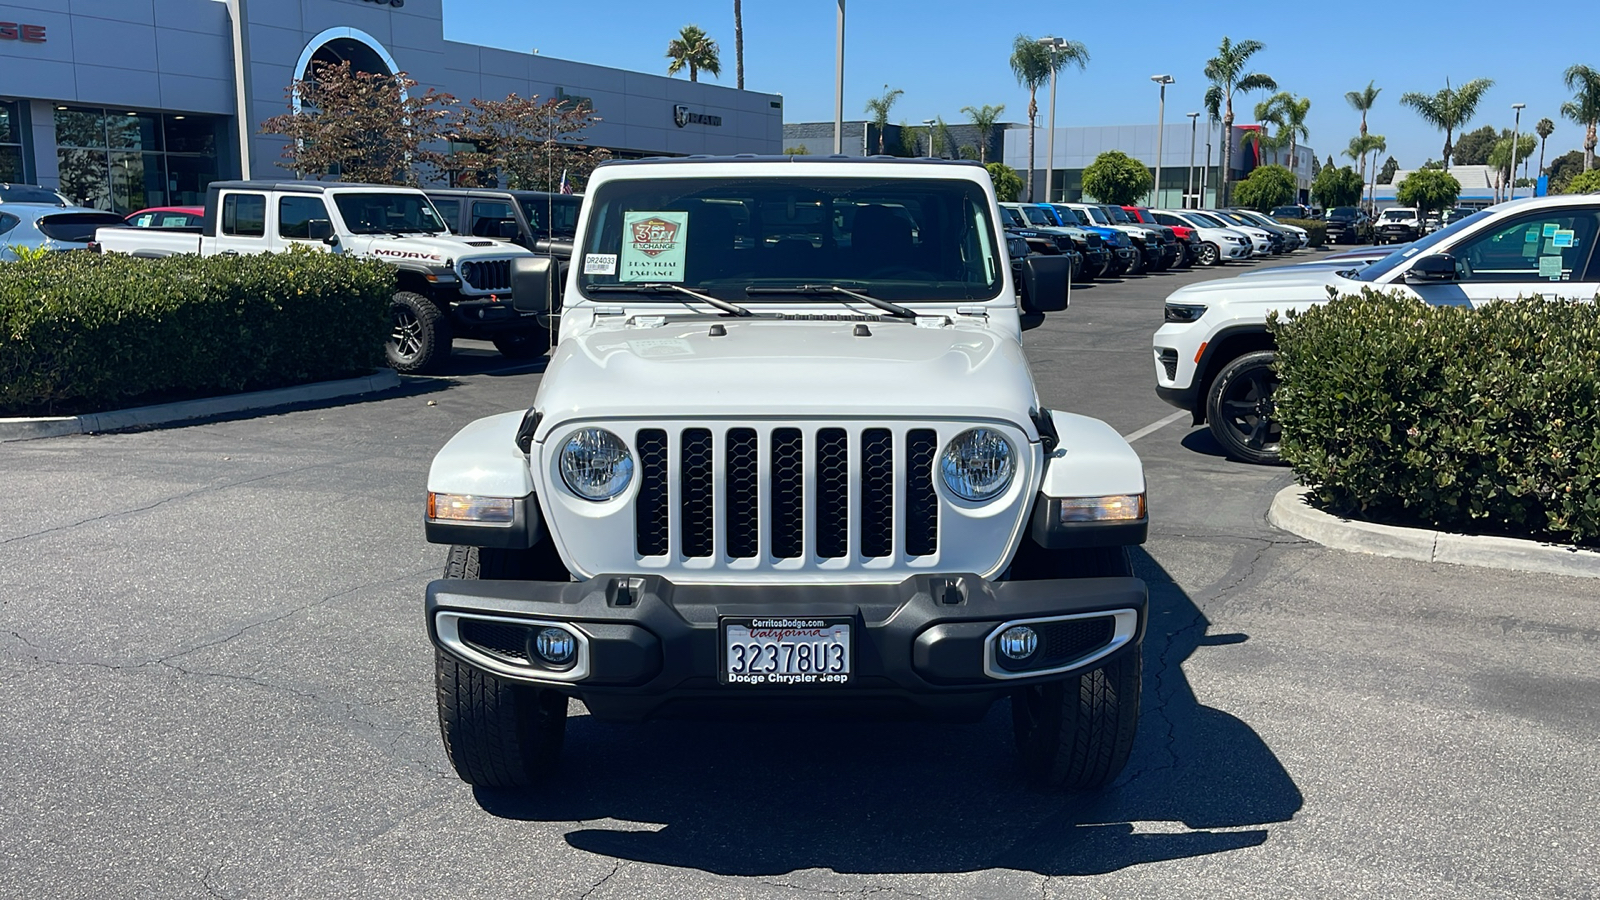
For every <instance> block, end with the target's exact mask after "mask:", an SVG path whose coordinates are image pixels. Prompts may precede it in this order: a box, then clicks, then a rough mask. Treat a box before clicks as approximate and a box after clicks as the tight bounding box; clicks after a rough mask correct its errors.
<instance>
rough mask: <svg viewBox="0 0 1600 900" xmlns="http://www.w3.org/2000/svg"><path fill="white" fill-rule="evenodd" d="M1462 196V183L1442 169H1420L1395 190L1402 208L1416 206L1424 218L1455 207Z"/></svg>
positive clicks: (1408, 176) (1407, 177)
mask: <svg viewBox="0 0 1600 900" xmlns="http://www.w3.org/2000/svg"><path fill="white" fill-rule="evenodd" d="M1460 196H1461V182H1459V181H1457V180H1456V177H1455V176H1454V175H1451V174H1450V173H1449V172H1446V171H1444V170H1442V169H1418V170H1417V171H1415V172H1412V173H1411V174H1410V175H1407V176H1406V180H1405V181H1402V182H1400V187H1399V188H1397V189H1396V190H1395V199H1397V200H1399V201H1400V205H1401V206H1414V207H1416V208H1417V212H1419V213H1421V214H1422V215H1424V216H1425V215H1427V214H1428V213H1430V212H1432V211H1433V210H1436V209H1447V208H1449V207H1451V206H1454V205H1455V203H1456V198H1457V197H1460Z"/></svg>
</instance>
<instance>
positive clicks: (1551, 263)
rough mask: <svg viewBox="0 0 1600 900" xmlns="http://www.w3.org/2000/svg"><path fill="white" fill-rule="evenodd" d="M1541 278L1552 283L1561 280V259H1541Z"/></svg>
mask: <svg viewBox="0 0 1600 900" xmlns="http://www.w3.org/2000/svg"><path fill="white" fill-rule="evenodd" d="M1539 277H1540V278H1548V279H1550V280H1551V281H1557V280H1559V279H1560V278H1561V257H1559V256H1541V257H1539Z"/></svg>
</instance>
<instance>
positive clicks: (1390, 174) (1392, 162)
mask: <svg viewBox="0 0 1600 900" xmlns="http://www.w3.org/2000/svg"><path fill="white" fill-rule="evenodd" d="M1398 171H1400V161H1399V160H1397V159H1395V158H1394V157H1392V156H1391V157H1389V158H1388V159H1386V160H1384V161H1383V171H1381V172H1379V173H1378V183H1379V184H1394V173H1396V172H1398Z"/></svg>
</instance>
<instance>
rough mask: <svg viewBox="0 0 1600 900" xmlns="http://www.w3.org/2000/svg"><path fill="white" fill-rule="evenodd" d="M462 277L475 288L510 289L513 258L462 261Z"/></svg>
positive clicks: (483, 289) (481, 289)
mask: <svg viewBox="0 0 1600 900" xmlns="http://www.w3.org/2000/svg"><path fill="white" fill-rule="evenodd" d="M461 277H462V279H463V280H464V281H466V282H467V284H468V285H469V286H470V287H472V288H473V289H474V290H479V291H504V290H510V289H511V260H509V259H489V260H473V261H471V262H466V263H462V264H461Z"/></svg>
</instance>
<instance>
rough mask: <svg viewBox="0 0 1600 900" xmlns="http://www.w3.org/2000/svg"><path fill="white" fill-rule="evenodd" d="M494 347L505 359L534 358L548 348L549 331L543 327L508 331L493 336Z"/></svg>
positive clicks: (541, 354)
mask: <svg viewBox="0 0 1600 900" xmlns="http://www.w3.org/2000/svg"><path fill="white" fill-rule="evenodd" d="M494 348H495V349H496V350H499V351H500V355H501V356H504V357H506V358H507V359H536V358H538V357H540V356H543V355H545V352H546V351H548V350H549V349H550V333H549V332H547V331H545V330H544V329H543V328H529V329H526V330H523V331H508V332H505V333H504V334H497V335H495V336H494Z"/></svg>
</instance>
